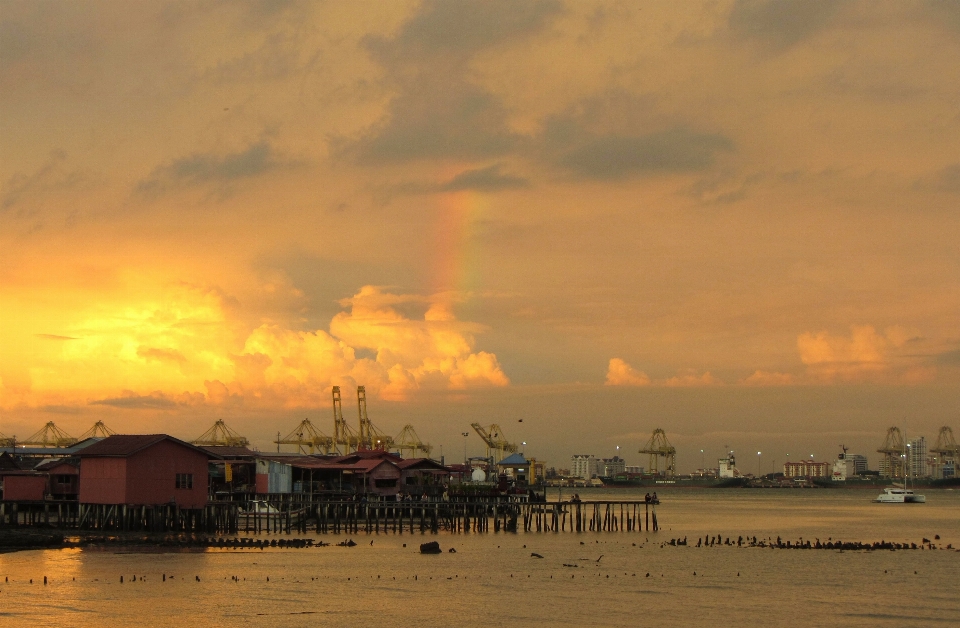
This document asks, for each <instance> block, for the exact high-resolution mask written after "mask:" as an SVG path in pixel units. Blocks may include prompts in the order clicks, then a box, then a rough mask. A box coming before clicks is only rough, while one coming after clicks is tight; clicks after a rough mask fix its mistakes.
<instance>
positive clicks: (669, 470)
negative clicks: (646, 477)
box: [639, 427, 677, 478]
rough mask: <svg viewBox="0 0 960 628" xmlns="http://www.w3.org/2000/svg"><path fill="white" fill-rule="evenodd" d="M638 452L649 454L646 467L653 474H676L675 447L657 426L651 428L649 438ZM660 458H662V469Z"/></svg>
mask: <svg viewBox="0 0 960 628" xmlns="http://www.w3.org/2000/svg"><path fill="white" fill-rule="evenodd" d="M639 453H641V454H649V455H650V466H649V467H647V469H648V471H649V472H650V473H652V474H653V475H657V476H663V477H668V478H670V477H673V476H674V475H675V474H676V471H677V449H676V448H675V447H674V446H673V445H671V444H670V441H668V440H667V433H666V432H664V431H663V430H662V429H660V428H659V427H658V428H657V429H655V430H653V435H652V436H651V437H650V440H648V441H647V444H646V445H645V446H644V447H643V448H642V449H641V450H640V452H639ZM661 459H662V460H663V465H662V467H663V470H662V471H661V465H660V461H661Z"/></svg>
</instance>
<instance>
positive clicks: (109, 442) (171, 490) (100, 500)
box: [77, 434, 213, 509]
mask: <svg viewBox="0 0 960 628" xmlns="http://www.w3.org/2000/svg"><path fill="white" fill-rule="evenodd" d="M77 455H78V456H79V457H80V490H79V496H80V503H81V504H107V505H114V504H125V505H138V506H139V505H143V506H150V505H165V504H176V505H177V506H179V507H180V508H187V509H195V508H203V507H204V506H205V505H206V504H207V483H208V474H207V464H208V461H209V460H210V458H211V457H212V456H213V454H210V453H208V452H206V451H204V450H203V449H200V448H199V447H195V446H194V445H191V444H189V443H185V442H183V441H182V440H179V439H177V438H174V437H172V436H167V435H166V434H138V435H126V434H125V435H114V436H109V437H107V438H105V439H103V440H102V441H100V442H98V443H95V444H93V445H90V446H89V447H86V448H84V449H83V450H81V451H79V452H78V453H77Z"/></svg>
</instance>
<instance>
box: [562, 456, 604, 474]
mask: <svg viewBox="0 0 960 628" xmlns="http://www.w3.org/2000/svg"><path fill="white" fill-rule="evenodd" d="M600 464H601V463H600V459H599V458H597V457H596V456H594V455H593V454H575V455H574V456H573V457H572V458H571V459H570V475H571V476H573V477H575V478H583V479H584V480H590V479H593V478H595V477H597V476H599V475H600V472H601V471H602V469H601V468H600Z"/></svg>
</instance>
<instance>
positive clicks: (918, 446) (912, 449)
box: [907, 436, 931, 478]
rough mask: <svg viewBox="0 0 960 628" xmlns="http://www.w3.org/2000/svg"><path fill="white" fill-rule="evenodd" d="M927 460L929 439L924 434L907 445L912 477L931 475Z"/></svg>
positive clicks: (908, 465)
mask: <svg viewBox="0 0 960 628" xmlns="http://www.w3.org/2000/svg"><path fill="white" fill-rule="evenodd" d="M928 467H929V464H928V460H927V439H926V437H924V436H921V437H919V438H914V439H913V440H912V441H910V443H909V444H908V445H907V469H908V472H909V473H910V477H912V478H924V477H927V476H929V475H931V473H930V469H929V468H928Z"/></svg>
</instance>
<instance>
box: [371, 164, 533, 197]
mask: <svg viewBox="0 0 960 628" xmlns="http://www.w3.org/2000/svg"><path fill="white" fill-rule="evenodd" d="M529 185H530V182H529V181H528V180H527V179H524V178H523V177H517V176H514V175H511V174H505V173H504V172H502V167H501V166H500V164H494V165H492V166H488V167H486V168H474V169H471V170H464V171H463V172H461V173H459V174H457V175H456V176H454V177H453V178H451V179H449V180H447V181H441V182H438V183H419V182H416V183H405V184H401V185H398V186H396V187H394V188H393V189H391V190H389V192H391V193H398V194H436V193H443V192H462V191H464V190H475V191H479V192H499V191H501V190H515V189H520V188H525V187H529Z"/></svg>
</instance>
